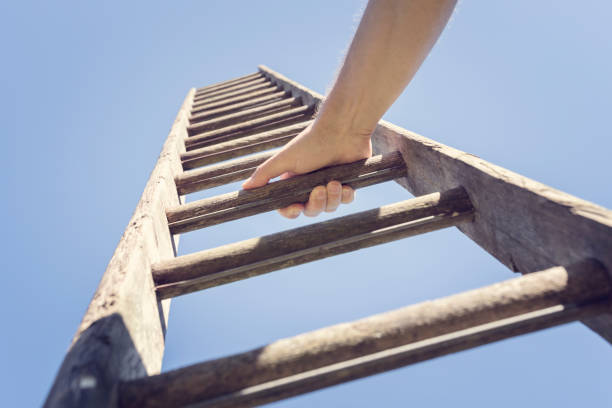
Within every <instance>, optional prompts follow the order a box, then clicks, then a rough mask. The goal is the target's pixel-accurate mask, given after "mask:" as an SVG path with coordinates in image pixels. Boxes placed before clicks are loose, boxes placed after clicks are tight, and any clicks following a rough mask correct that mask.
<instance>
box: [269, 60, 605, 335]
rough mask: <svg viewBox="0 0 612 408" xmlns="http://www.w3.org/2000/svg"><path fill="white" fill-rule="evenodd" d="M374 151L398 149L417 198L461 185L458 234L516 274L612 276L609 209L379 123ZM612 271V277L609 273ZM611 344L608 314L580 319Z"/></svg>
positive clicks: (290, 87)
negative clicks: (572, 271) (588, 261)
mask: <svg viewBox="0 0 612 408" xmlns="http://www.w3.org/2000/svg"><path fill="white" fill-rule="evenodd" d="M259 69H260V71H261V72H262V74H263V75H264V76H266V78H268V79H269V80H270V81H271V82H272V83H274V84H276V85H278V86H279V87H280V88H282V89H285V90H287V91H291V92H292V95H293V96H301V97H303V98H304V100H305V101H306V100H307V98H306V96H305V95H306V94H310V95H311V101H312V102H308V103H315V104H316V103H318V102H319V101H320V100H321V99H322V96H321V95H320V94H318V93H316V92H314V91H310V90H309V89H307V88H305V87H303V86H301V85H299V84H296V83H295V82H293V81H290V80H288V79H286V78H285V77H284V76H282V75H281V74H278V73H276V72H274V71H272V70H271V69H269V68H267V67H264V66H260V67H259ZM372 141H373V146H374V151H375V152H376V153H377V154H381V153H385V152H390V151H394V150H400V151H401V152H402V155H403V156H404V160H405V161H406V163H407V166H408V173H407V175H406V177H404V178H402V179H401V180H398V182H399V183H400V184H401V185H402V186H403V187H405V188H406V189H407V190H408V191H410V192H411V193H412V194H414V195H423V194H428V193H431V192H434V191H444V190H447V189H449V188H452V187H454V186H458V185H460V186H463V187H465V189H466V190H467V192H468V194H469V195H470V197H471V198H472V201H473V203H474V207H475V208H476V213H477V217H476V220H475V221H474V223H472V224H469V225H464V226H462V227H460V228H459V229H460V230H461V231H462V232H463V233H465V234H466V235H467V236H468V237H470V238H471V239H472V240H473V241H474V242H476V243H477V244H478V245H480V246H481V247H482V248H483V249H485V250H486V251H487V252H489V253H490V254H491V255H493V256H494V257H496V258H497V259H498V260H500V261H501V262H502V263H503V264H504V265H506V266H507V267H508V268H510V269H511V270H513V271H515V272H521V273H529V272H532V271H537V270H542V269H545V268H548V267H551V266H554V265H568V264H571V263H573V262H577V261H578V260H580V259H585V258H596V259H599V260H600V261H601V262H602V263H603V264H604V265H605V267H606V268H607V270H608V271H612V211H610V210H608V209H606V208H603V207H601V206H598V205H596V204H593V203H591V202H588V201H585V200H582V199H579V198H577V197H574V196H572V195H569V194H567V193H564V192H562V191H559V190H556V189H554V188H551V187H549V186H546V185H544V184H542V183H539V182H536V181H534V180H531V179H529V178H527V177H523V176H521V175H519V174H516V173H514V172H512V171H510V170H507V169H504V168H503V167H500V166H496V165H494V164H492V163H489V162H487V161H485V160H482V159H480V158H478V157H476V156H474V155H471V154H468V153H465V152H462V151H459V150H456V149H454V148H451V147H448V146H445V145H443V144H441V143H437V142H435V141H433V140H431V139H428V138H425V137H423V136H420V135H417V134H415V133H413V132H409V131H407V130H405V129H402V128H400V127H398V126H394V125H392V124H390V123H388V122H385V121H381V122H380V124H379V126H378V127H377V129H376V131H375V132H374V135H373V139H372ZM611 273H612V272H611ZM584 323H586V324H587V325H588V326H589V327H590V328H591V329H593V330H595V331H596V332H597V333H598V334H600V335H601V336H602V337H604V338H605V339H606V340H607V341H609V342H612V309H611V310H610V313H609V314H605V315H602V316H599V317H597V318H593V319H589V320H586V321H584Z"/></svg>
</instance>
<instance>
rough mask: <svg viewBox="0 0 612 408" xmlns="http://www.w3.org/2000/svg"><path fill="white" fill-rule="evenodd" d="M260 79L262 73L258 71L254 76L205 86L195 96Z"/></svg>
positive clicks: (197, 90)
mask: <svg viewBox="0 0 612 408" xmlns="http://www.w3.org/2000/svg"><path fill="white" fill-rule="evenodd" d="M259 77H261V72H259V71H257V72H254V73H252V74H248V75H245V76H241V77H238V78H234V79H229V80H227V81H222V82H217V83H216V84H211V85H206V86H203V87H201V88H197V89H196V91H195V93H194V96H196V95H200V94H202V93H204V92H207V91H210V90H212V89H221V88H223V87H227V86H233V85H235V84H238V83H241V82H247V81H250V80H252V79H253V78H259Z"/></svg>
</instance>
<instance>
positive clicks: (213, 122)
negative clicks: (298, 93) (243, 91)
mask: <svg viewBox="0 0 612 408" xmlns="http://www.w3.org/2000/svg"><path fill="white" fill-rule="evenodd" d="M300 104H301V99H300V98H286V99H282V100H280V101H278V102H273V103H269V104H266V105H261V106H258V107H256V108H251V109H246V110H243V111H240V112H235V113H230V114H228V115H223V116H219V117H217V118H214V119H209V120H206V121H202V122H198V123H195V124H193V125H190V126H188V127H187V131H188V132H189V134H194V133H198V132H203V131H206V130H214V129H217V128H220V127H222V126H228V125H231V124H232V122H237V121H246V120H249V119H254V118H257V117H258V116H262V115H264V114H271V113H276V112H277V111H278V110H279V109H290V108H291V107H292V106H296V105H300Z"/></svg>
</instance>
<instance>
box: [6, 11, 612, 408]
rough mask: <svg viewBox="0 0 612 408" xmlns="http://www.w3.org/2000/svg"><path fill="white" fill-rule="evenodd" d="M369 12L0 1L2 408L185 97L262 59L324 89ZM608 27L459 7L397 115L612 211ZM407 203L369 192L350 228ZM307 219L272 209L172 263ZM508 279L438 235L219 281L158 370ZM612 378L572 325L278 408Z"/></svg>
mask: <svg viewBox="0 0 612 408" xmlns="http://www.w3.org/2000/svg"><path fill="white" fill-rule="evenodd" d="M363 4H364V2H363V1H361V0H360V1H333V2H332V1H307V2H306V1H301V2H296V1H276V2H273V1H258V2H250V1H249V2H247V1H243V2H229V1H216V2H213V1H182V2H181V1H179V2H116V1H108V2H81V1H79V2H77V1H74V2H67V1H57V2H42V1H41V2H30V1H19V2H3V3H2V5H0V22H1V24H0V34H1V35H0V43H1V44H2V64H1V67H0V70H1V75H0V81H1V91H2V93H1V95H2V98H1V99H0V115H2V118H1V122H0V123H2V146H3V148H2V149H0V156H1V159H2V160H1V161H0V162H1V163H2V166H3V169H2V172H0V179H1V181H2V184H1V186H2V197H3V198H2V200H0V206H1V210H2V214H3V215H4V216H3V230H4V233H3V234H2V238H0V239H1V240H2V245H1V246H0V248H2V251H3V255H2V257H1V258H0V259H1V262H2V265H1V266H2V273H3V276H4V278H3V283H4V285H3V286H4V290H3V294H2V305H3V311H4V313H3V315H4V322H3V325H2V327H3V328H2V335H1V336H0V361H1V362H2V370H0V387H2V389H1V391H2V392H1V393H0V405H2V406H5V407H21V406H23V407H30V406H37V405H40V403H41V402H42V400H43V398H44V397H45V395H46V393H47V391H48V389H49V387H50V385H51V381H52V379H53V377H54V375H55V373H56V370H57V369H58V367H59V365H60V362H61V360H62V357H63V354H64V352H65V350H66V348H67V347H68V345H69V343H70V339H71V337H72V335H73V334H74V332H75V330H76V328H77V325H78V324H79V321H80V319H81V317H82V315H83V313H84V311H85V308H86V307H87V304H88V303H89V300H90V298H91V296H92V294H93V292H94V290H95V288H96V285H97V283H98V281H99V279H100V277H101V275H102V273H103V272H104V269H105V268H106V264H107V262H108V260H109V259H110V257H111V255H112V253H113V251H114V248H115V246H116V245H117V242H118V241H119V238H120V236H121V234H122V232H123V230H124V228H125V226H126V224H127V222H128V220H129V218H130V216H131V213H132V211H133V209H134V207H135V206H136V203H137V202H138V199H139V196H140V193H141V192H142V189H143V188H144V185H145V182H146V180H147V178H148V175H149V173H150V171H151V169H152V168H153V166H154V164H155V161H156V159H157V154H158V153H159V151H160V149H161V145H162V143H163V141H164V139H165V138H166V135H167V132H168V130H169V128H170V126H171V124H172V122H173V120H174V117H175V115H176V112H177V110H178V108H179V106H180V104H181V102H182V100H183V98H184V96H185V94H186V92H187V91H188V90H189V88H190V87H193V86H195V87H197V86H203V85H206V84H208V83H213V82H218V81H222V80H224V79H229V78H233V77H236V76H240V75H244V74H248V73H251V72H254V71H255V69H256V66H257V65H258V64H266V65H268V66H270V67H271V68H273V69H275V70H278V71H280V72H281V73H283V74H285V75H287V76H288V77H290V78H292V79H294V80H297V81H298V82H301V83H302V84H304V85H306V86H308V87H310V88H312V89H315V90H317V91H320V92H323V91H325V89H326V88H327V87H328V86H329V84H330V81H331V80H332V78H333V76H334V72H335V70H336V68H337V66H338V63H339V61H340V60H341V58H342V55H343V51H344V50H345V49H346V47H347V44H348V42H349V40H350V37H351V35H352V32H353V30H354V28H355V26H356V22H357V19H358V16H359V11H360V9H361V7H363ZM610 21H612V4H611V3H610V2H605V1H582V2H576V1H552V0H548V1H527V0H522V1H506V2H497V1H496V2H493V1H464V2H461V3H460V5H459V7H458V9H457V10H456V12H455V14H454V16H453V18H452V20H451V22H450V24H449V26H448V27H447V29H446V31H445V32H444V34H443V36H442V38H441V39H440V41H439V43H438V45H437V46H436V48H435V49H434V51H433V52H432V54H431V55H430V57H429V59H428V60H427V61H426V63H425V64H424V65H423V67H422V69H421V70H420V72H419V73H418V75H417V76H416V77H415V79H414V80H413V82H412V83H411V84H410V86H409V87H408V88H407V90H406V91H405V92H404V94H403V95H402V97H401V98H400V99H399V100H398V101H397V102H396V104H395V105H394V106H393V107H392V108H391V110H390V111H389V112H388V113H387V115H386V116H385V118H386V119H388V120H390V121H391V122H394V123H396V124H398V125H401V126H403V127H405V128H408V129H411V130H414V131H416V132H419V133H421V134H423V135H425V136H428V137H430V138H433V139H436V140H438V141H441V142H443V143H446V144H448V145H451V146H453V147H456V148H459V149H461V150H465V151H468V152H470V153H473V154H476V155H478V156H480V157H483V158H484V159H487V160H489V161H492V162H494V163H496V164H499V165H502V166H504V167H507V168H509V169H511V170H514V171H517V172H519V173H521V174H524V175H527V176H529V177H531V178H534V179H536V180H539V181H542V182H544V183H547V184H549V185H551V186H553V187H556V188H559V189H562V190H564V191H566V192H569V193H571V194H574V195H577V196H579V197H582V198H585V199H588V200H591V201H594V202H596V203H598V204H601V205H603V206H606V207H608V208H610V207H612V189H611V188H610V187H611V182H610V179H611V178H610V176H611V175H612V171H611V170H612V166H611V164H610V152H611V151H612V138H611V136H612V135H611V131H610V112H611V100H610V99H611V95H612V75H610V73H611V72H612V40H611V39H612V24H610ZM235 188H236V186H235V185H234V186H229V187H228V188H227V189H235ZM227 189H220V190H218V191H226V190H227ZM208 194H210V193H208ZM407 197H408V195H407V193H406V192H405V191H404V190H402V189H401V188H400V187H398V186H396V185H393V184H387V185H385V186H379V187H374V188H371V189H366V190H363V191H360V192H359V194H358V200H357V203H355V205H353V206H350V207H348V208H346V209H343V210H342V211H341V213H342V214H345V213H349V212H353V211H357V210H362V209H367V208H372V207H375V206H378V205H382V204H386V203H391V202H394V201H398V200H401V199H405V198H407ZM304 222H311V220H301V221H298V222H290V221H287V220H283V219H281V218H280V217H279V216H277V215H276V214H268V215H261V216H257V217H253V218H251V219H249V220H242V221H237V222H232V223H230V224H227V225H225V226H224V227H222V228H210V229H207V230H204V231H199V232H194V233H189V234H186V235H185V236H184V237H182V238H181V249H180V250H181V253H189V252H194V251H197V250H201V249H204V248H209V247H213V246H216V245H219V244H222V243H226V242H231V241H235V240H238V239H243V238H249V237H253V236H258V235H262V234H266V233H270V232H273V231H280V230H283V229H286V228H289V227H291V226H294V225H301V224H302V223H304ZM512 276H513V275H512V274H511V273H510V272H509V271H508V270H506V269H505V268H504V267H503V266H502V265H500V264H499V263H498V262H497V261H495V260H494V259H492V258H491V257H490V256H489V255H487V254H486V253H484V252H483V251H482V250H480V249H479V248H478V247H477V246H476V245H475V244H473V243H472V242H471V241H469V239H467V238H466V237H464V236H463V235H462V234H460V233H459V232H458V231H457V230H446V231H441V232H436V233H432V234H429V235H425V236H420V237H417V238H411V239H408V240H404V241H400V242H396V243H393V244H389V245H384V246H382V247H379V248H374V249H369V250H365V251H360V252H358V253H353V254H348V255H344V256H339V257H336V258H333V259H327V260H323V261H320V262H315V263H312V264H309V265H304V266H300V267H296V268H292V269H289V270H285V271H280V272H276V273H273V274H269V275H266V276H263V277H259V278H256V279H251V280H248V281H244V282H240V283H235V284H232V285H226V286H223V287H219V288H216V289H212V290H208V291H205V292H202V293H197V294H193V295H189V296H185V297H182V298H179V299H176V300H175V301H174V302H173V304H172V311H171V315H170V325H169V331H168V336H167V349H166V357H165V361H164V367H165V369H172V368H176V367H179V366H182V365H185V364H189V363H194V362H198V361H202V360H205V359H209V358H214V357H219V356H222V355H226V354H228V353H234V352H239V351H242V350H246V349H250V348H252V347H255V346H259V345H262V344H265V343H267V342H270V341H272V340H274V339H276V338H279V337H284V336H291V335H295V334H298V333H301V332H304V331H308V330H312V329H315V328H319V327H323V326H326V325H330V324H334V323H338V322H343V321H349V320H353V319H357V318H360V317H365V316H367V315H370V314H374V313H379V312H383V311H386V310H388V309H392V308H397V307H401V306H404V305H408V304H412V303H415V302H418V301H422V300H425V299H433V298H437V297H440V296H445V295H449V294H453V293H457V292H461V291H464V290H467V289H471V288H475V287H479V286H482V285H486V284H489V283H493V282H497V281H500V280H503V279H507V278H510V277H512ZM610 367H612V350H611V349H610V346H609V345H608V344H607V343H605V342H604V341H603V340H602V339H601V338H599V337H598V336H597V335H595V334H594V333H592V332H590V331H589V330H588V329H587V328H585V327H584V326H582V325H580V324H570V325H567V326H564V327H560V328H555V329H551V330H547V331H545V332H541V333H537V334H533V335H528V336H524V337H521V338H516V339H512V340H508V341H503V342H500V343H497V344H494V345H489V346H486V347H482V348H479V349H476V350H471V351H468V352H463V353H459V354H456V355H453V356H449V357H443V358H440V359H436V360H433V361H430V362H425V363H422V364H418V365H415V366H410V367H407V368H403V369H400V370H396V371H394V372H390V373H387V374H383V375H378V376H375V377H371V378H369V379H365V380H360V381H356V382H353V383H350V384H346V385H342V386H337V387H333V388H331V389H327V390H325V391H321V392H316V393H312V394H309V395H306V396H303V397H299V398H295V399H291V400H288V401H284V402H282V403H278V404H276V406H279V407H314V406H330V407H372V406H408V405H410V406H416V407H446V406H449V405H452V406H458V407H461V406H471V407H490V406H495V407H498V408H504V407H512V408H515V407H517V406H528V407H529V406H538V407H569V406H588V407H610V406H612V393H611V392H610V382H611V380H612V373H611V372H610Z"/></svg>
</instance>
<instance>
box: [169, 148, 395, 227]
mask: <svg viewBox="0 0 612 408" xmlns="http://www.w3.org/2000/svg"><path fill="white" fill-rule="evenodd" d="M404 171H405V163H404V162H403V160H402V158H401V156H400V155H399V154H398V153H393V152H391V153H388V154H386V155H384V156H375V157H371V158H369V159H364V160H359V161H356V162H353V163H349V164H342V165H338V166H332V167H327V168H324V169H321V170H317V171H314V172H312V173H308V174H302V175H298V176H295V177H292V178H290V179H286V180H279V181H275V182H272V183H269V184H267V185H265V186H262V187H259V188H255V189H252V190H239V191H234V192H231V193H227V194H221V195H218V196H215V197H211V198H206V199H202V200H198V201H194V202H192V203H188V204H185V205H181V206H178V207H175V208H170V209H168V210H167V211H166V215H167V216H168V223H169V226H170V231H172V232H173V233H180V232H187V231H193V230H196V229H199V228H203V227H205V226H210V225H215V224H219V223H221V222H227V221H230V220H235V219H238V218H242V217H247V216H251V215H255V214H259V213H262V212H266V211H271V210H275V209H278V208H282V207H285V206H287V205H289V204H291V203H294V202H299V201H306V200H307V199H308V196H309V194H310V192H311V191H312V189H313V188H314V187H316V186H319V185H325V184H327V183H329V182H330V181H332V180H337V181H340V182H341V183H343V184H345V185H349V186H351V187H353V188H354V189H358V188H362V187H366V186H370V185H373V184H377V183H382V182H385V181H389V180H393V179H394V178H397V177H400V176H401V175H402V174H403V172H404Z"/></svg>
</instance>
